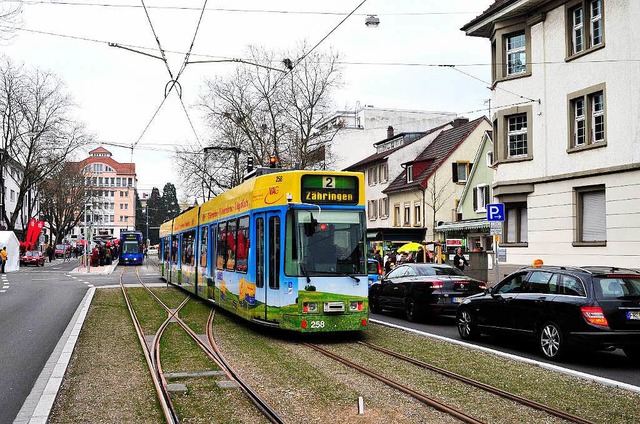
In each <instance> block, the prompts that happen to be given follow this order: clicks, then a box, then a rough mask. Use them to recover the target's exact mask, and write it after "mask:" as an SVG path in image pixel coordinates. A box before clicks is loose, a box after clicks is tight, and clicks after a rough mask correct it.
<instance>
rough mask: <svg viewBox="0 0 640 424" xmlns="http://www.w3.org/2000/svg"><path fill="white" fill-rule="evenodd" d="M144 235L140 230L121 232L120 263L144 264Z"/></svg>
mask: <svg viewBox="0 0 640 424" xmlns="http://www.w3.org/2000/svg"><path fill="white" fill-rule="evenodd" d="M143 240H144V239H143V236H142V233H141V232H140V231H124V232H122V233H120V259H119V260H118V263H119V264H120V265H142V262H143V260H144V248H143V244H144V242H143Z"/></svg>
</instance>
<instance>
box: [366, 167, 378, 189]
mask: <svg viewBox="0 0 640 424" xmlns="http://www.w3.org/2000/svg"><path fill="white" fill-rule="evenodd" d="M367 176H368V177H369V178H368V180H369V181H368V182H369V185H370V186H372V185H376V184H377V183H378V178H377V177H378V168H376V167H375V166H374V167H373V168H369V169H368V170H367Z"/></svg>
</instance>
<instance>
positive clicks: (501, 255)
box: [498, 248, 507, 262]
mask: <svg viewBox="0 0 640 424" xmlns="http://www.w3.org/2000/svg"><path fill="white" fill-rule="evenodd" d="M498 262H507V249H504V248H500V249H498Z"/></svg>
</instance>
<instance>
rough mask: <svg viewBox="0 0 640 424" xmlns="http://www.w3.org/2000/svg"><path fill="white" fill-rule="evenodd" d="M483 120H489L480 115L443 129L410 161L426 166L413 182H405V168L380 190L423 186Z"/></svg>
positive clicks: (390, 191)
mask: <svg viewBox="0 0 640 424" xmlns="http://www.w3.org/2000/svg"><path fill="white" fill-rule="evenodd" d="M483 121H485V122H489V120H488V119H487V118H486V117H485V116H482V117H480V118H477V119H475V120H473V121H471V122H467V123H464V124H461V125H458V126H456V127H454V128H451V129H448V130H444V131H442V132H441V133H440V134H438V136H437V137H436V138H435V140H433V141H432V142H431V144H429V145H428V146H427V147H426V148H425V149H424V150H423V151H422V153H420V154H419V155H418V157H416V158H415V159H414V160H413V161H412V162H411V163H417V162H422V163H426V164H427V166H425V168H424V169H423V170H422V172H420V175H417V176H416V177H415V178H414V179H413V182H411V183H407V182H406V181H407V177H406V172H407V171H406V168H405V170H404V171H402V172H401V173H400V175H398V177H397V178H396V179H395V180H393V182H392V183H391V184H389V186H388V187H387V188H386V189H384V190H383V191H382V192H383V193H385V194H388V193H393V192H398V191H404V190H411V189H413V188H416V187H424V185H425V184H426V182H427V180H428V179H429V177H431V174H433V173H434V172H435V171H436V170H437V169H438V168H439V167H440V165H441V164H442V163H443V162H444V161H445V160H446V159H447V158H448V157H449V156H450V155H451V154H452V153H453V152H454V151H455V150H456V149H457V148H458V147H459V146H460V145H461V144H462V143H463V142H464V141H465V140H466V139H467V137H468V136H469V134H471V133H472V132H473V131H474V130H475V129H476V128H477V127H478V125H480V123H482V122H483Z"/></svg>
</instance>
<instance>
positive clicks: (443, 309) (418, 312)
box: [369, 263, 486, 321]
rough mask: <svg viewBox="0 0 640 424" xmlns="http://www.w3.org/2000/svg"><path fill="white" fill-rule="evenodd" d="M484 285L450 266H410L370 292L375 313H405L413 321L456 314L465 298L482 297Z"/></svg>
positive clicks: (372, 309)
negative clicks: (393, 311)
mask: <svg viewBox="0 0 640 424" xmlns="http://www.w3.org/2000/svg"><path fill="white" fill-rule="evenodd" d="M485 288H486V283H485V282H484V281H479V280H475V279H473V278H471V277H468V276H466V275H465V274H463V273H462V271H460V270H459V269H457V268H454V267H452V266H449V265H439V264H422V263H406V264H402V265H399V266H397V267H396V268H394V269H393V270H391V271H390V272H389V273H388V274H387V275H385V276H384V277H383V278H382V279H381V280H380V281H379V282H378V283H375V284H373V285H371V287H370V288H369V307H370V308H371V312H373V313H380V312H381V311H382V310H383V309H388V310H397V311H404V313H405V314H406V317H407V319H408V320H409V321H416V320H418V319H420V318H421V317H423V316H424V315H437V314H446V313H450V314H451V315H454V314H455V311H456V308H457V307H458V305H459V304H460V303H461V302H462V301H463V300H464V299H465V297H467V296H470V295H472V294H476V293H482V292H483V291H484V289H485Z"/></svg>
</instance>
